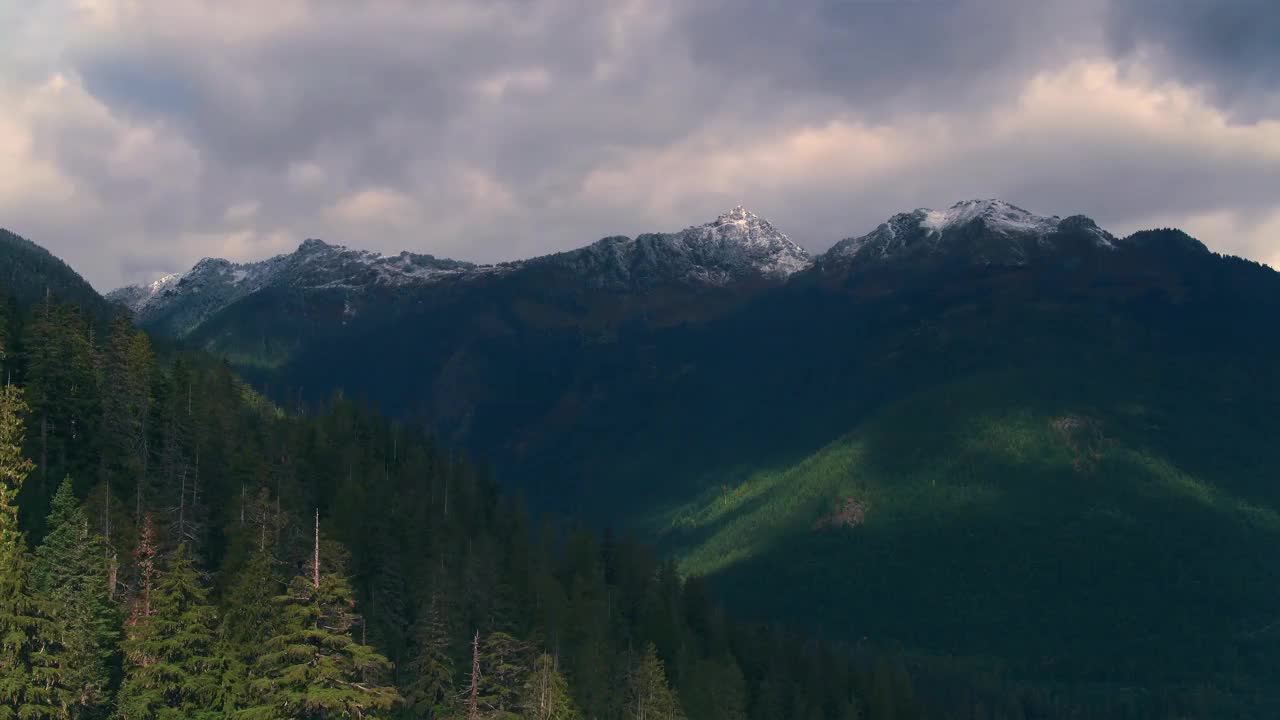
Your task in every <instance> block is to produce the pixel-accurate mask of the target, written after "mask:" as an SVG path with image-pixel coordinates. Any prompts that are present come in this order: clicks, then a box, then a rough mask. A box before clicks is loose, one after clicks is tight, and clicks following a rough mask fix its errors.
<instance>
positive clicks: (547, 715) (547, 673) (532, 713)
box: [520, 653, 581, 720]
mask: <svg viewBox="0 0 1280 720" xmlns="http://www.w3.org/2000/svg"><path fill="white" fill-rule="evenodd" d="M520 713H521V717H522V718H524V720H578V718H579V717H581V716H580V715H579V714H578V710H577V708H575V707H574V705H573V698H572V697H570V696H569V683H567V682H566V681H565V679H564V676H563V675H561V674H560V671H559V670H558V669H557V668H556V661H555V658H553V657H551V656H550V655H547V654H546V653H543V654H542V655H540V656H539V657H538V658H537V659H536V660H534V661H533V667H532V669H531V670H530V671H529V675H528V679H526V680H525V683H524V691H523V692H522V693H521V696H520Z"/></svg>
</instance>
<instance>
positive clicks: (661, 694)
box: [626, 643, 685, 720]
mask: <svg viewBox="0 0 1280 720" xmlns="http://www.w3.org/2000/svg"><path fill="white" fill-rule="evenodd" d="M626 713H627V718H629V720H684V717H685V715H684V710H683V709H682V708H681V707H680V699H679V698H678V697H676V693H675V691H673V690H672V689H671V688H670V687H669V686H668V685H667V675H666V671H665V670H664V669H663V667H662V660H660V659H658V650H657V648H655V647H654V646H653V644H652V643H650V644H649V645H648V646H647V647H646V648H645V650H644V655H642V656H641V657H640V662H639V664H638V665H637V666H636V668H635V670H633V671H632V673H631V679H630V682H629V683H627V709H626Z"/></svg>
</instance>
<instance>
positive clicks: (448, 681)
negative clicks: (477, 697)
mask: <svg viewBox="0 0 1280 720" xmlns="http://www.w3.org/2000/svg"><path fill="white" fill-rule="evenodd" d="M444 605H445V602H444V593H443V591H441V590H439V589H437V590H435V591H434V592H432V594H431V599H430V600H429V601H428V603H427V607H426V608H425V609H424V610H423V612H422V616H421V617H420V618H419V619H418V621H417V623H415V626H414V633H413V648H412V651H411V655H410V658H411V659H410V661H409V663H408V665H407V667H406V671H407V676H408V682H407V683H406V684H405V686H404V700H405V709H406V710H407V711H408V712H409V713H410V716H411V717H415V718H427V719H428V720H433V719H434V718H440V717H445V716H446V715H448V714H449V712H450V711H451V709H452V707H453V703H452V701H453V698H454V685H453V675H454V664H453V659H452V658H450V657H449V626H448V624H447V621H446V619H445V608H444Z"/></svg>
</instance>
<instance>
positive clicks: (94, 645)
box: [32, 478, 120, 718]
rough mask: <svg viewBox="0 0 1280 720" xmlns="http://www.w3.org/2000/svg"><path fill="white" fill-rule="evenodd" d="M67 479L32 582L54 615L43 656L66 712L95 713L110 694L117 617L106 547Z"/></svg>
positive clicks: (76, 715)
mask: <svg viewBox="0 0 1280 720" xmlns="http://www.w3.org/2000/svg"><path fill="white" fill-rule="evenodd" d="M71 487H72V485H71V479H70V478H67V479H65V480H63V482H62V484H61V486H60V487H59V488H58V492H57V494H56V495H54V498H53V507H52V511H51V512H50V515H49V521H48V528H49V534H48V535H46V536H45V539H44V542H43V543H41V545H40V547H39V548H38V549H37V550H36V556H35V562H34V563H33V568H32V586H33V588H34V589H35V592H36V594H37V597H39V598H40V599H41V601H42V604H43V606H44V607H45V608H46V611H47V613H48V616H49V617H50V618H51V619H52V625H53V635H54V638H55V640H56V643H54V644H52V645H51V646H50V647H47V648H45V649H44V652H43V653H42V657H41V662H42V664H43V665H44V666H45V667H46V668H47V669H48V670H49V671H50V672H51V676H50V680H51V681H52V682H53V689H55V694H56V696H57V697H56V703H55V704H57V705H58V706H59V707H64V708H66V709H67V713H68V717H72V718H80V717H89V716H92V715H96V714H97V713H98V712H99V711H101V710H102V708H104V707H105V706H106V705H107V703H108V702H109V700H110V697H109V695H108V686H109V684H110V681H111V660H112V657H113V656H114V655H115V650H116V642H117V640H118V638H119V635H120V633H119V630H118V624H119V618H118V617H117V613H116V610H115V606H114V604H113V603H112V602H111V598H110V594H109V589H108V587H107V582H108V580H107V566H106V552H105V549H104V547H103V544H102V541H101V539H100V538H99V537H98V536H97V535H96V534H95V533H93V532H92V531H90V530H89V519H88V518H87V517H86V516H85V513H84V509H83V508H82V507H81V506H80V503H79V502H78V501H77V500H76V497H75V494H74V493H73V492H72V489H71Z"/></svg>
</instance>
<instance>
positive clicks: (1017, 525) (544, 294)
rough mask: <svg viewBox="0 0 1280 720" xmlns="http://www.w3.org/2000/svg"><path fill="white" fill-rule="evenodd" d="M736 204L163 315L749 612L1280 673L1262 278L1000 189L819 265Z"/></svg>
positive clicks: (1171, 672) (951, 641) (1267, 300)
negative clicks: (517, 258)
mask: <svg viewBox="0 0 1280 720" xmlns="http://www.w3.org/2000/svg"><path fill="white" fill-rule="evenodd" d="M734 214H736V211H735V213H730V214H727V216H726V218H723V219H722V220H723V222H722V221H721V220H718V221H717V222H718V223H720V225H721V226H724V225H727V224H731V225H732V227H729V228H726V230H725V231H719V232H720V234H721V236H723V235H724V234H725V233H726V232H727V233H728V234H730V235H731V236H732V237H731V238H730V239H731V240H732V241H733V242H732V243H723V244H722V243H721V242H720V239H718V236H717V232H718V231H716V230H714V229H708V228H709V227H713V226H715V223H713V224H711V226H704V229H701V230H699V229H694V231H692V232H691V231H685V234H679V233H677V234H674V235H666V236H640V237H639V238H636V239H635V240H628V239H625V238H616V239H606V240H603V241H600V242H599V243H596V244H595V245H593V246H590V247H588V248H585V249H582V250H578V251H573V252H570V253H565V254H561V255H557V256H549V257H547V258H542V259H536V260H530V261H525V262H523V263H513V264H512V265H511V266H510V269H509V270H507V271H505V272H492V273H489V274H486V275H483V276H477V277H475V278H474V279H473V280H467V281H457V282H434V283H427V284H422V285H413V286H407V287H401V286H396V287H391V286H382V285H379V284H376V283H374V284H367V285H365V286H363V287H361V288H358V289H352V288H348V287H340V288H323V287H319V286H317V287H314V288H309V289H307V290H306V291H305V292H298V291H297V290H296V288H295V287H289V286H273V287H264V288H262V289H261V290H259V291H257V292H253V293H250V294H248V295H245V296H243V297H240V298H238V299H236V300H235V301H234V302H232V303H231V304H229V305H227V306H226V307H225V308H224V309H222V310H219V311H217V312H216V313H214V314H213V315H211V316H210V317H209V319H207V320H206V321H204V322H203V323H202V324H201V325H200V326H199V327H198V328H197V329H196V330H195V331H193V332H192V333H191V334H190V335H189V336H188V338H189V339H190V340H191V341H192V342H196V343H198V344H201V345H203V346H205V347H210V348H212V349H215V350H216V351H219V352H222V353H223V354H225V355H228V356H230V357H231V358H232V359H233V360H236V361H237V362H238V363H239V364H240V366H241V367H242V368H243V369H244V370H245V372H246V373H247V374H248V375H249V376H250V377H252V378H254V379H255V380H256V381H257V382H258V383H259V384H260V385H261V386H264V387H268V388H269V389H270V390H271V391H272V392H273V394H275V395H276V396H277V397H280V398H289V399H290V401H291V402H295V401H296V399H297V398H298V397H299V396H302V397H303V398H304V399H305V398H306V397H308V396H309V397H312V398H314V397H319V396H323V395H324V394H326V393H327V392H328V391H329V390H330V389H331V388H333V387H335V386H343V387H345V388H347V389H348V390H349V391H352V392H356V393H360V394H364V395H366V396H367V397H368V398H369V399H370V400H371V401H373V402H375V403H378V404H379V405H381V406H382V407H384V408H386V409H388V410H391V411H392V412H394V413H396V414H399V415H401V416H404V417H408V418H413V419H415V420H421V421H423V422H425V423H427V424H429V425H430V426H432V427H434V428H436V429H437V430H438V431H440V432H441V434H442V435H443V436H444V437H445V439H446V440H447V441H449V442H452V443H456V444H459V445H462V446H465V447H469V448H474V449H476V450H478V451H481V452H483V453H484V454H485V455H486V456H487V457H490V458H492V459H493V460H494V462H495V464H496V467H497V470H498V473H499V476H500V477H502V478H503V480H504V481H505V482H506V483H508V484H510V485H512V486H516V487H519V488H521V489H522V490H523V492H524V493H525V494H526V496H527V497H529V498H530V500H531V501H532V502H533V503H535V504H536V505H537V506H538V507H539V508H540V509H549V510H557V511H567V512H576V513H579V514H583V515H586V516H589V517H593V518H595V519H597V520H598V522H600V523H601V524H606V523H607V524H615V525H620V526H627V527H632V528H639V529H642V530H644V531H646V532H648V533H651V534H652V536H655V537H661V538H663V541H664V542H665V543H667V545H668V547H670V548H671V549H673V550H675V551H677V552H678V553H679V554H680V556H681V557H682V558H683V559H684V563H685V564H684V567H685V569H686V570H689V571H696V572H705V573H708V574H710V575H711V579H712V581H713V582H714V583H716V584H719V585H721V586H722V587H724V588H727V589H728V590H729V591H730V592H729V594H728V595H726V597H730V598H732V599H733V603H734V605H735V609H736V610H737V611H738V612H740V613H743V614H746V615H749V616H754V617H760V618H778V617H786V618H789V619H791V620H793V621H795V622H802V623H806V624H814V625H820V626H822V627H823V628H824V629H825V630H826V631H827V632H830V633H833V634H835V635H838V636H842V637H848V638H855V639H856V638H860V637H863V636H867V637H869V638H870V639H871V640H873V641H877V642H901V643H904V644H905V645H906V646H907V647H909V648H911V649H913V650H916V651H919V652H922V653H926V654H928V653H936V652H945V653H951V654H967V655H971V656H972V657H973V659H974V661H975V662H979V659H980V658H981V662H986V661H988V660H991V659H995V660H997V661H1001V662H1003V663H1006V664H1007V666H1008V667H1013V668H1019V669H1020V670H1019V672H1025V673H1026V674H1027V675H1029V676H1034V678H1036V679H1039V680H1044V681H1055V680H1061V681H1069V682H1072V683H1092V682H1095V681H1096V682H1102V681H1105V682H1108V683H1116V684H1135V685H1139V686H1155V685H1161V684H1171V685H1177V686H1179V687H1187V686H1188V685H1193V684H1194V683H1195V682H1196V681H1197V678H1200V677H1209V676H1211V675H1214V674H1215V673H1221V674H1222V675H1221V676H1222V677H1230V678H1235V679H1237V680H1238V681H1239V682H1240V683H1242V684H1247V685H1248V686H1249V687H1250V688H1251V690H1250V691H1251V692H1252V691H1254V690H1257V691H1258V692H1264V691H1265V688H1267V687H1275V686H1277V685H1280V678H1278V677H1276V676H1275V673H1274V672H1273V671H1272V670H1271V669H1270V668H1274V667H1280V653H1277V647H1280V646H1278V645H1277V644H1276V642H1275V640H1276V639H1275V638H1272V637H1271V636H1270V635H1269V634H1267V633H1262V634H1261V635H1251V634H1250V633H1253V632H1254V630H1256V629H1258V628H1265V627H1267V626H1268V625H1267V623H1268V622H1269V620H1268V618H1269V617H1270V615H1269V614H1270V613H1271V609H1270V608H1271V605H1270V603H1271V601H1270V600H1269V599H1268V598H1269V597H1272V596H1274V595H1275V594H1276V593H1277V592H1280V578H1277V577H1276V574H1275V573H1274V572H1272V571H1271V570H1269V569H1268V568H1267V567H1265V566H1264V565H1265V554H1264V553H1262V551H1261V548H1265V547H1269V546H1270V543H1271V542H1272V541H1273V540H1274V537H1273V535H1274V528H1273V527H1272V518H1273V517H1274V514H1275V513H1276V512H1277V511H1280V490H1278V489H1277V486H1275V484H1274V482H1273V478H1272V474H1271V471H1270V468H1273V467H1275V466H1276V465H1277V464H1280V449H1278V446H1277V444H1276V443H1274V442H1273V441H1272V440H1273V438H1274V437H1276V436H1278V435H1280V419H1278V418H1280V412H1277V410H1280V379H1278V378H1277V371H1276V368H1280V337H1277V335H1276V333H1275V332H1274V330H1273V329H1272V327H1273V319H1274V317H1276V316H1277V314H1280V276H1277V274H1276V273H1275V272H1273V271H1272V270H1270V269H1269V268H1265V267H1262V266H1260V265H1258V264H1256V263H1250V262H1247V261H1243V260H1239V259H1236V258H1226V257H1221V256H1218V255H1215V254H1213V253H1210V252H1209V251H1208V250H1206V249H1205V247H1204V246H1203V245H1202V244H1200V243H1199V242H1198V241H1196V240H1194V239H1192V238H1190V237H1188V236H1187V235H1185V234H1183V233H1180V232H1178V231H1173V230H1156V231H1148V232H1143V233H1137V234H1135V235H1132V236H1129V237H1126V238H1118V237H1115V236H1113V235H1110V234H1108V233H1106V232H1105V231H1103V230H1101V229H1099V228H1098V227H1097V226H1096V224H1094V223H1093V222H1092V221H1090V220H1088V219H1087V218H1083V217H1080V216H1075V217H1067V218H1056V217H1052V216H1037V215H1033V214H1031V213H1027V212H1026V211H1023V210H1020V209H1018V208H1014V207H1013V206H1009V205H1007V204H1004V203H999V202H997V201H974V202H968V203H961V204H958V205H956V206H953V208H951V209H949V210H946V211H939V212H935V211H926V210H920V211H915V212H912V213H904V214H899V215H896V216H894V217H893V218H891V219H890V220H889V221H888V222H886V223H885V224H884V225H882V226H880V227H879V228H877V229H875V230H873V231H872V232H871V233H868V234H866V235H863V236H859V237H858V238H856V239H852V240H848V241H844V242H842V243H840V244H839V245H837V246H836V247H835V248H833V250H832V251H830V252H829V253H827V254H826V255H824V256H821V257H819V258H817V259H816V260H814V262H813V264H812V265H809V264H808V263H807V262H805V261H804V258H803V257H801V256H799V255H795V254H794V253H792V252H791V251H790V250H789V249H788V248H787V246H786V245H784V244H780V243H778V244H772V245H771V244H770V242H771V240H772V239H775V238H774V236H773V234H772V233H770V232H768V231H767V229H766V228H764V226H763V224H759V225H758V227H757V229H756V230H752V229H751V228H752V226H753V223H754V221H751V220H750V219H749V218H747V216H746V213H745V212H744V213H741V214H740V215H741V220H737V219H733V217H732V216H733V215H734ZM739 222H742V223H743V225H742V226H740V225H738V223H739ZM743 226H745V228H744V230H743V231H742V232H741V233H740V232H739V230H738V228H739V227H743ZM753 232H754V233H755V237H757V238H762V239H765V240H766V242H765V243H764V246H765V247H766V252H764V254H763V255H759V256H753V255H751V250H750V249H751V248H752V247H754V246H753V245H752V242H751V239H752V233H753ZM717 248H723V252H727V253H728V254H727V255H726V254H723V252H722V254H716V251H717ZM769 248H772V249H769ZM792 256H794V257H796V258H798V260H797V263H798V264H795V265H794V267H797V268H801V269H797V270H796V271H794V272H792V271H791V270H792V267H793V266H792V265H788V264H786V263H783V262H779V263H775V265H774V266H776V267H779V268H781V270H780V271H779V272H776V273H770V272H768V271H767V270H766V268H768V267H770V265H769V263H770V262H772V261H766V260H763V259H761V258H786V257H792ZM743 258H745V259H746V260H745V261H744V262H742V263H741V264H738V263H737V262H736V261H737V260H740V259H743ZM734 268H741V270H734ZM718 273H722V274H718ZM784 273H785V278H786V279H785V281H783V280H782V279H781V278H782V275H783V274H784ZM723 278H729V280H730V281H729V282H722V279H723ZM264 357H265V358H270V362H263V361H262V358H264ZM1081 433H1083V434H1081ZM850 503H852V504H850ZM859 517H861V520H857V518H859ZM851 519H852V520H851ZM851 521H853V522H855V523H856V522H862V523H863V524H862V525H859V526H857V527H842V526H843V525H848V524H849V523H850V522H851ZM1166 551H1167V552H1166ZM1210 552H1212V553H1215V554H1216V555H1215V554H1210ZM1176 558H1183V560H1176ZM1224 558H1225V559H1224ZM1091 568H1092V569H1091ZM1095 570H1096V572H1097V577H1098V579H1099V582H1100V583H1101V585H1100V586H1098V587H1093V586H1089V587H1085V585H1086V584H1087V581H1088V576H1089V573H1090V572H1094V571H1095ZM761 578H769V579H770V582H769V583H765V584H766V585H768V587H761V585H762V583H761ZM1224 584H1231V588H1232V589H1231V590H1230V591H1229V592H1227V591H1224V592H1223V593H1222V597H1221V602H1220V604H1218V605H1216V606H1215V605H1214V604H1213V603H1214V602H1215V601H1214V599H1213V597H1212V592H1211V591H1210V590H1207V589H1206V588H1215V587H1222V586H1223V585H1224ZM1117 603H1121V604H1120V605H1118V604H1117ZM872 615H874V617H871V616H872ZM1091 617H1092V618H1095V620H1093V621H1087V619H1088V618H1091ZM1038 619H1041V620H1043V621H1044V628H1045V629H1044V631H1043V634H1042V635H1040V634H1036V633H1035V632H1032V631H1033V630H1034V629H1035V628H1036V627H1038V626H1037V624H1036V623H1037V622H1038ZM1175 627H1176V628H1178V629H1177V630H1176V631H1175V630H1170V628H1175ZM1037 643H1038V644H1039V647H1037V646H1036V645H1037ZM1258 688H1263V689H1264V690H1258ZM1265 692H1270V691H1265ZM1276 695H1277V696H1280V693H1277V694H1276Z"/></svg>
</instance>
